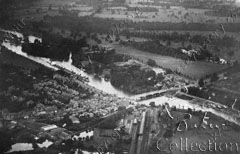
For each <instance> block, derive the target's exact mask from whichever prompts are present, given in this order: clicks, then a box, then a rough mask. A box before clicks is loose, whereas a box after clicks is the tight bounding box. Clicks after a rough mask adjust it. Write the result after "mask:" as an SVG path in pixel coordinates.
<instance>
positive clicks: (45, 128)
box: [41, 125, 58, 131]
mask: <svg viewBox="0 0 240 154" xmlns="http://www.w3.org/2000/svg"><path fill="white" fill-rule="evenodd" d="M56 128H58V127H57V126H56V125H47V126H43V127H41V129H42V130H44V131H48V130H53V129H56Z"/></svg>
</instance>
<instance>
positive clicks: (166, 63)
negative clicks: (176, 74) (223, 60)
mask: <svg viewBox="0 0 240 154" xmlns="http://www.w3.org/2000/svg"><path fill="white" fill-rule="evenodd" d="M112 46H113V47H114V48H115V49H116V52H117V53H120V54H126V55H130V56H133V57H135V58H138V59H140V60H143V62H145V63H146V62H147V60H148V59H149V58H151V59H153V60H155V61H156V62H157V64H158V65H159V66H161V67H163V68H169V69H171V70H178V71H180V72H181V73H183V74H186V75H188V76H191V77H194V78H201V77H204V76H206V75H207V74H212V73H213V72H217V71H220V70H222V69H224V68H226V67H227V65H220V64H215V63H209V62H204V61H197V62H192V63H190V64H185V62H184V61H183V60H181V59H177V58H173V57H168V56H161V55H157V54H153V53H148V52H144V51H140V50H137V49H133V48H131V47H124V46H121V45H116V44H115V45H112Z"/></svg>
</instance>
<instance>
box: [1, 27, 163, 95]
mask: <svg viewBox="0 0 240 154" xmlns="http://www.w3.org/2000/svg"><path fill="white" fill-rule="evenodd" d="M1 31H4V32H8V33H12V34H14V35H16V36H17V37H21V38H22V37H23V35H22V34H21V33H18V32H11V31H6V30H1ZM35 39H38V40H40V41H41V38H38V37H34V36H29V42H34V40H35ZM2 45H3V46H5V47H6V48H7V49H9V50H11V51H12V52H14V53H16V54H18V55H21V56H23V57H26V58H28V59H30V60H33V61H35V62H37V63H40V64H42V65H44V66H46V67H49V68H52V69H54V70H58V68H59V67H61V68H65V69H67V70H70V71H72V72H74V73H76V74H79V75H81V76H84V77H87V78H88V79H89V82H88V84H89V85H90V86H92V87H94V88H97V89H99V90H101V91H103V92H106V93H109V94H113V95H116V96H118V97H127V98H128V97H130V96H131V95H130V94H128V93H126V92H123V91H122V90H119V89H117V88H115V87H114V86H112V84H111V83H110V81H105V80H104V79H103V78H100V79H97V78H96V77H94V75H93V74H88V73H86V72H84V71H83V70H81V69H79V68H77V67H75V66H74V65H72V55H71V54H70V55H69V60H68V61H62V62H60V61H51V60H50V59H49V58H42V57H34V56H30V55H28V54H26V53H24V52H23V51H22V46H21V45H14V44H12V43H10V42H9V41H8V40H4V41H3V43H2ZM154 70H155V71H156V72H157V71H158V72H160V71H159V70H158V69H154Z"/></svg>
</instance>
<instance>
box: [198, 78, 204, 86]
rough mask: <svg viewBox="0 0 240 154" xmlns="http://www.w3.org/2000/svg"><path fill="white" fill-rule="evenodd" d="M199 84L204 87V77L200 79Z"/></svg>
mask: <svg viewBox="0 0 240 154" xmlns="http://www.w3.org/2000/svg"><path fill="white" fill-rule="evenodd" d="M198 85H199V87H203V86H204V81H203V79H202V78H201V79H200V80H199V81H198Z"/></svg>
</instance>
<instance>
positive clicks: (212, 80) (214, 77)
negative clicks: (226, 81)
mask: <svg viewBox="0 0 240 154" xmlns="http://www.w3.org/2000/svg"><path fill="white" fill-rule="evenodd" d="M217 80H218V75H217V73H213V75H211V78H210V81H211V82H215V81H217Z"/></svg>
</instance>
